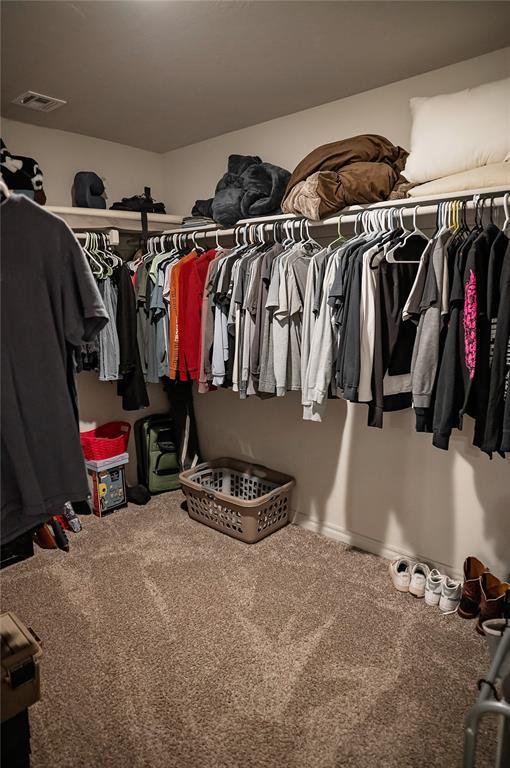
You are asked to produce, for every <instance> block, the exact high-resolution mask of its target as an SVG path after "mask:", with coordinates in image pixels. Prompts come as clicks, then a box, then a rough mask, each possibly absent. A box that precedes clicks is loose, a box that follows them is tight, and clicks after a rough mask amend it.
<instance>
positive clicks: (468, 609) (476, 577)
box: [458, 557, 489, 619]
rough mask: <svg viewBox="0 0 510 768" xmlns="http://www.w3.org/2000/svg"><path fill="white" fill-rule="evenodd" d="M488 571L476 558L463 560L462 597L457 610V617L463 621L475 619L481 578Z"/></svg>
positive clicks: (479, 598) (478, 607) (479, 597)
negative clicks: (460, 617)
mask: <svg viewBox="0 0 510 768" xmlns="http://www.w3.org/2000/svg"><path fill="white" fill-rule="evenodd" d="M488 571H489V569H488V568H487V566H486V565H484V564H483V563H482V562H480V560H478V558H476V557H466V559H465V560H464V584H463V586H462V597H461V598H460V605H459V608H458V614H459V616H462V618H463V619H475V618H476V617H477V616H478V613H479V612H480V600H481V597H482V596H481V576H482V573H488Z"/></svg>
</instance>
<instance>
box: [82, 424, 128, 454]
mask: <svg viewBox="0 0 510 768" xmlns="http://www.w3.org/2000/svg"><path fill="white" fill-rule="evenodd" d="M130 432H131V424H129V423H128V422H127V421H109V422H108V424H102V425H101V426H100V427H96V428H95V429H91V430H89V431H88V432H81V433H80V442H81V448H82V451H83V455H84V456H85V458H86V459H89V460H90V459H92V460H96V461H98V460H101V459H109V458H110V457H111V456H118V455H119V454H120V453H125V452H126V451H127V446H128V442H129V434H130Z"/></svg>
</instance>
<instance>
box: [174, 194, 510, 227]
mask: <svg viewBox="0 0 510 768" xmlns="http://www.w3.org/2000/svg"><path fill="white" fill-rule="evenodd" d="M509 192H510V190H504V189H501V188H499V187H498V188H497V189H495V190H494V191H493V190H491V189H484V190H477V191H474V192H473V191H472V190H471V191H470V192H469V193H468V192H459V193H451V194H449V195H447V196H444V197H442V198H438V197H437V198H434V200H436V202H430V201H431V199H430V198H405V200H384V201H382V202H380V203H373V204H371V205H366V206H361V205H357V206H350V207H348V208H345V209H344V211H341V212H340V213H339V214H335V216H330V217H329V218H327V219H321V220H320V221H312V220H309V219H305V218H304V217H299V216H296V215H295V214H281V215H278V216H266V217H260V218H259V217H255V218H252V219H241V220H239V221H238V222H237V224H236V226H235V228H229V229H222V228H221V227H214V226H213V225H211V224H207V225H203V226H201V227H185V228H181V229H171V230H166V231H165V232H163V234H165V235H186V234H190V235H191V234H195V235H196V236H197V237H198V236H200V235H202V237H207V236H208V235H214V236H215V237H216V235H218V237H219V236H230V237H231V236H233V235H234V234H235V231H236V230H239V229H240V228H241V227H245V226H250V225H254V224H258V225H260V224H263V225H268V227H269V228H268V229H267V230H266V231H270V229H271V227H274V225H275V224H277V223H278V222H284V221H291V222H292V221H295V222H299V221H303V220H305V221H307V222H308V225H309V227H310V228H314V227H326V226H333V225H338V222H339V221H340V222H341V224H352V223H354V222H355V221H356V219H357V217H358V216H359V214H360V213H363V212H364V211H372V210H384V209H387V208H397V209H399V208H400V209H402V215H403V216H413V215H414V213H415V209H418V210H417V215H418V216H431V215H435V214H436V213H437V209H438V206H439V205H440V204H441V203H445V202H446V203H447V202H453V201H454V200H459V201H461V202H464V203H465V204H466V209H467V210H474V208H475V207H476V205H477V198H478V201H479V202H481V201H482V200H486V201H490V203H489V206H490V204H492V206H496V207H501V206H503V205H504V200H505V197H504V195H505V194H508V193H509ZM494 195H500V196H498V197H495V196H494ZM420 200H427V203H428V204H427V205H425V204H424V203H423V202H420ZM485 208H486V210H487V204H486V206H485Z"/></svg>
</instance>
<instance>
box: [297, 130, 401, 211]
mask: <svg viewBox="0 0 510 768" xmlns="http://www.w3.org/2000/svg"><path fill="white" fill-rule="evenodd" d="M407 155H408V153H407V151H406V150H405V149H402V147H398V146H397V147H396V146H394V145H393V144H392V143H391V141H388V139H385V138H384V136H377V135H375V134H364V135H361V136H354V137H352V138H350V139H344V140H343V141H334V142H332V143H331V144H324V145H323V146H321V147H317V149H314V150H313V152H310V154H309V155H307V156H306V157H305V158H304V159H303V160H302V161H301V162H300V163H299V165H298V166H297V168H296V169H295V171H294V173H293V174H292V176H291V179H290V181H289V184H288V186H287V191H286V194H285V199H284V201H283V203H282V210H283V211H284V213H295V214H297V215H301V216H306V218H307V219H312V220H314V221H318V220H319V219H324V218H326V217H327V216H331V215H333V214H334V213H337V212H338V211H341V210H342V208H345V207H346V206H348V205H360V204H366V203H376V202H379V201H380V200H387V199H388V197H389V196H390V193H391V192H392V191H393V189H394V187H395V185H396V184H397V183H400V182H401V181H402V177H401V172H402V169H403V167H404V164H405V161H406V158H407Z"/></svg>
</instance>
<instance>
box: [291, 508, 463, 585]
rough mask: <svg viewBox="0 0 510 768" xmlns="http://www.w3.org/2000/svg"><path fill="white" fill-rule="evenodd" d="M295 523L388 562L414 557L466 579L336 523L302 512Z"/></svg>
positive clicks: (437, 563) (451, 572)
mask: <svg viewBox="0 0 510 768" xmlns="http://www.w3.org/2000/svg"><path fill="white" fill-rule="evenodd" d="M293 523H294V525H299V526H300V527H301V528H306V530H307V531H313V532H314V533H319V534H322V535H323V536H326V537H327V538H328V539H334V540H335V541H341V542H342V544H347V545H349V546H351V547H356V548H357V549H362V550H364V551H365V552H371V553H372V554H373V555H379V557H384V558H385V559H386V560H394V559H395V558H396V557H402V556H406V557H412V558H415V559H418V560H423V561H424V562H426V563H428V564H429V565H431V566H432V567H433V568H437V569H438V570H439V571H441V573H447V574H448V575H449V576H451V577H452V578H454V579H461V580H462V579H463V578H464V577H463V574H462V572H461V571H459V570H458V569H457V568H454V567H453V566H452V565H449V564H448V563H441V562H440V561H439V560H431V559H430V557H426V556H424V555H421V554H419V553H416V552H411V551H410V550H404V549H396V548H395V547H392V546H390V545H388V544H385V543H384V542H382V541H379V540H378V539H372V538H370V537H369V536H363V535H362V534H360V533H353V532H352V531H348V530H347V529H346V528H342V527H341V526H339V525H335V524H334V523H325V522H322V521H320V520H315V519H314V518H311V517H308V515H305V514H303V513H302V512H300V513H298V514H297V515H296V516H295V518H294V520H293Z"/></svg>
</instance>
